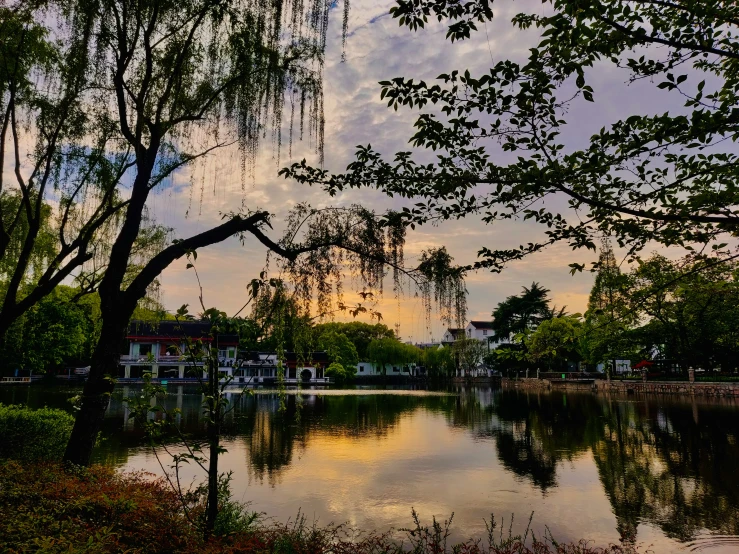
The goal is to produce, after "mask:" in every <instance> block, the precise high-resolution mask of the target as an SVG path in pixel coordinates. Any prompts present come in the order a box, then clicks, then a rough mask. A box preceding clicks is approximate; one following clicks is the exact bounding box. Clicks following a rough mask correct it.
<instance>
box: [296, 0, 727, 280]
mask: <svg viewBox="0 0 739 554" xmlns="http://www.w3.org/2000/svg"><path fill="white" fill-rule="evenodd" d="M508 4H509V3H506V2H497V3H496V4H495V9H494V7H493V4H492V3H491V2H489V1H488V0H472V1H469V2H464V3H459V2H449V1H447V0H397V1H396V5H395V7H393V8H392V10H391V11H392V15H393V17H395V18H397V19H398V22H399V24H400V25H405V26H407V27H408V28H409V29H411V30H414V31H416V30H419V29H421V28H423V27H424V25H425V23H426V22H427V21H428V20H430V19H438V20H439V21H441V22H442V23H444V24H446V25H447V26H448V30H447V38H448V39H449V40H451V41H452V42H454V41H462V40H466V39H469V38H470V37H471V36H472V33H476V32H478V30H479V29H480V27H482V26H484V25H487V23H488V21H491V20H493V15H494V12H495V11H496V9H497V8H498V6H500V7H501V8H503V7H504V6H506V7H507V5H508ZM545 4H546V5H547V6H546V8H545V9H544V10H543V11H542V10H541V9H540V8H538V7H536V8H535V7H533V6H532V7H531V8H530V9H526V10H525V11H522V12H520V13H517V14H516V15H515V16H514V17H513V18H512V20H511V23H512V26H513V28H514V29H516V30H517V31H518V34H519V35H520V40H521V41H523V42H522V44H521V46H523V45H524V44H526V42H528V41H530V42H528V45H529V47H530V48H528V58H527V59H525V60H523V61H520V62H519V61H516V60H511V59H505V56H500V57H499V58H498V59H494V60H493V63H492V66H491V67H490V69H489V70H488V71H485V72H483V73H482V74H478V75H475V74H472V73H471V72H470V71H469V70H464V69H463V68H450V69H449V70H448V71H447V72H446V73H443V74H441V75H439V77H438V78H437V79H436V81H435V82H428V83H427V82H426V81H423V80H417V79H413V78H406V77H395V78H393V79H391V80H387V81H383V82H382V83H381V87H382V89H381V93H380V97H381V98H384V99H385V100H386V101H387V102H388V105H389V106H390V107H392V108H394V109H396V110H397V109H398V108H401V107H407V108H417V109H419V110H421V113H420V115H419V116H418V118H417V120H416V123H415V134H413V135H412V136H411V137H410V143H411V145H412V146H413V147H415V148H420V149H426V150H428V151H429V153H430V152H433V153H434V154H433V155H434V157H433V160H434V161H432V162H431V163H421V162H420V161H418V160H417V159H416V158H415V157H414V155H413V154H412V153H411V152H398V153H396V154H395V156H391V157H385V155H383V154H382V153H380V152H377V151H376V150H374V149H372V147H371V146H369V145H367V146H362V147H359V149H358V151H357V155H356V159H355V160H354V161H353V162H352V163H351V164H350V165H349V166H348V168H347V172H346V173H344V174H339V175H331V174H329V173H328V172H326V171H324V170H318V169H314V168H311V167H309V166H308V165H307V164H306V163H305V161H303V162H302V163H297V164H295V165H293V166H292V168H291V169H290V170H289V174H290V175H292V176H293V177H295V178H296V179H298V180H299V181H301V182H310V183H320V184H322V185H323V186H324V187H325V188H326V189H327V190H329V191H330V192H332V193H335V192H337V191H341V190H344V189H347V188H351V187H361V186H367V185H372V186H375V187H377V188H378V189H380V190H382V191H385V192H386V193H388V194H391V195H399V196H402V197H406V198H414V199H417V200H419V202H418V203H417V204H415V206H414V207H412V208H407V209H405V210H404V211H403V214H402V216H403V217H404V218H405V219H407V220H408V221H410V222H413V223H416V224H421V223H426V222H429V221H440V220H447V219H454V218H462V217H466V216H474V215H477V214H479V215H480V217H481V218H482V220H483V221H484V222H486V223H488V224H496V223H498V222H501V221H508V220H513V219H519V218H522V219H524V220H531V221H533V222H536V223H538V224H540V228H541V229H542V236H541V237H540V238H539V239H536V240H534V241H533V242H530V243H528V244H523V245H520V246H518V247H513V248H508V249H504V248H499V249H495V248H492V247H483V248H482V249H481V251H480V259H479V260H478V262H477V263H476V264H475V265H474V267H484V268H488V269H490V270H492V271H500V270H502V268H503V267H504V266H505V264H506V263H507V262H509V261H510V260H514V259H518V258H521V257H523V256H526V255H528V254H530V253H533V252H537V251H540V250H542V249H544V248H546V247H547V246H548V245H550V244H553V243H555V242H564V243H566V244H568V245H569V246H571V247H572V248H573V249H576V248H588V249H592V250H595V249H596V241H597V240H598V238H599V237H600V236H602V235H603V234H605V235H609V236H611V237H613V239H614V240H615V241H616V243H617V244H618V245H619V246H620V247H625V248H627V249H628V252H629V253H630V254H632V255H633V254H635V253H637V252H639V251H640V250H642V249H643V248H644V247H645V246H646V245H648V244H649V243H653V242H657V243H660V244H662V245H679V246H685V247H686V248H689V247H691V245H693V244H698V245H703V244H705V243H707V242H710V241H712V240H716V241H718V242H721V240H722V239H725V238H726V237H728V236H732V235H734V234H736V232H737V226H738V225H739V216H738V215H737V204H739V197H738V196H737V194H739V193H738V192H737V190H736V187H735V183H736V181H737V177H739V173H738V171H739V164H738V163H737V161H738V160H737V154H736V152H734V151H733V150H732V149H731V148H730V147H728V146H727V145H728V144H730V143H731V142H727V141H732V142H733V141H735V140H736V138H737V104H738V100H739V71H737V67H738V65H739V42H738V41H737V31H738V30H739V29H738V28H739V8H738V7H737V5H736V3H734V2H718V3H717V2H706V1H704V0H686V1H684V2H672V1H659V2H631V1H627V0H596V1H593V2H587V3H583V2H580V1H578V0H547V1H546V2H545ZM516 6H518V4H516ZM496 20H497V19H496ZM532 37H533V40H530V39H531V38H532ZM524 50H526V49H524ZM604 72H612V73H614V74H616V75H621V76H622V79H621V80H622V82H624V85H623V87H622V89H621V90H619V94H621V95H622V96H623V97H627V98H633V102H632V104H633V105H635V106H636V105H639V100H640V95H643V94H645V89H647V88H651V89H652V90H651V91H650V92H652V93H653V94H655V95H657V98H659V99H660V101H661V102H662V104H663V105H667V106H671V107H672V108H673V109H670V110H669V111H664V112H663V113H640V112H639V111H636V110H635V111H634V113H632V114H631V115H628V116H627V117H624V118H612V119H611V120H610V121H608V120H607V122H606V124H605V125H603V126H602V128H599V129H597V128H593V129H592V130H591V131H590V133H591V134H590V136H589V138H587V139H586V140H585V141H582V140H577V141H572V140H568V139H567V133H566V131H567V125H568V123H569V122H571V121H572V120H574V119H576V118H577V117H578V116H581V115H582V114H586V113H591V112H588V111H587V110H588V107H587V105H588V104H589V103H593V102H594V103H595V104H596V106H599V105H600V104H599V103H600V102H601V100H600V98H601V97H600V93H601V92H602V91H601V90H598V89H597V82H598V75H599V74H603V73H604ZM628 85H632V87H629V86H628ZM609 86H610V85H609ZM432 107H433V109H431V108H432ZM605 112H606V110H600V114H602V115H603V116H604V117H607V115H606V113H605ZM563 206H566V207H563ZM716 246H718V245H716ZM570 265H571V267H572V268H573V271H577V270H582V269H583V268H584V266H583V265H582V264H577V263H574V264H570Z"/></svg>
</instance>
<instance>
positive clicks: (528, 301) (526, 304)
mask: <svg viewBox="0 0 739 554" xmlns="http://www.w3.org/2000/svg"><path fill="white" fill-rule="evenodd" d="M549 292H550V291H549V289H545V288H544V287H542V286H541V285H540V284H539V283H536V282H534V283H531V286H530V287H523V291H522V292H521V294H519V295H512V296H509V297H508V298H506V299H505V300H504V301H503V302H501V303H499V304H498V306H497V307H496V308H495V310H493V331H494V333H495V334H494V337H495V339H496V340H498V341H509V340H511V339H512V338H513V337H514V336H515V335H518V334H521V333H525V332H527V331H530V330H533V329H536V327H537V326H538V325H539V324H540V323H541V322H542V321H544V320H546V319H550V318H552V317H554V311H555V310H556V308H552V307H550V306H549V302H550V299H549ZM560 313H563V309H562V310H560Z"/></svg>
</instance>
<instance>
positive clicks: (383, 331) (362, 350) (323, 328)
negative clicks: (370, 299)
mask: <svg viewBox="0 0 739 554" xmlns="http://www.w3.org/2000/svg"><path fill="white" fill-rule="evenodd" d="M327 332H335V333H340V334H343V335H345V336H346V337H347V338H348V339H349V340H350V341H351V343H352V344H353V345H354V347H355V348H356V349H357V356H358V357H359V360H367V348H368V347H369V344H370V342H372V341H373V340H376V339H381V338H390V339H393V338H395V332H394V331H393V330H392V329H390V328H389V327H388V326H387V325H385V324H384V323H365V322H362V321H349V322H338V321H331V322H327V323H319V324H317V325H315V326H314V327H313V336H314V337H316V341H318V340H319V339H320V337H321V336H322V335H323V334H324V333H327Z"/></svg>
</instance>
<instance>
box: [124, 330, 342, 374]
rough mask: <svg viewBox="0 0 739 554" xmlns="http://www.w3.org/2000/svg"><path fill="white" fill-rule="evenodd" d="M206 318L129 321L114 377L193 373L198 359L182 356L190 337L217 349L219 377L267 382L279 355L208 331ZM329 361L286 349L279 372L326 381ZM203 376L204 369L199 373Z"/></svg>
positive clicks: (317, 354)
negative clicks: (241, 346)
mask: <svg viewBox="0 0 739 554" xmlns="http://www.w3.org/2000/svg"><path fill="white" fill-rule="evenodd" d="M210 328H211V326H210V323H209V322H207V321H181V322H178V321H160V322H154V323H150V322H144V321H133V322H131V324H130V325H129V329H128V334H127V335H126V341H125V344H124V345H123V349H122V350H123V353H122V354H121V358H120V365H119V371H118V377H119V378H120V379H140V378H141V377H142V376H143V374H144V372H147V371H148V372H151V375H152V377H153V378H158V379H171V380H178V379H186V378H191V379H192V378H194V375H193V369H194V368H199V367H203V366H204V363H203V362H202V361H199V362H193V361H192V360H188V356H187V355H186V354H187V352H186V348H187V341H188V339H190V340H194V341H197V342H201V343H204V344H211V345H215V346H216V348H218V363H219V368H218V371H219V373H220V374H221V375H222V376H223V377H233V380H234V382H235V383H269V382H274V381H275V380H276V379H277V374H278V363H277V354H275V353H274V352H243V351H239V348H238V346H239V337H238V336H237V335H229V334H218V335H216V336H215V337H213V336H211V333H210ZM327 366H328V356H327V355H326V353H325V352H312V353H310V354H308V355H306V356H298V355H297V354H295V353H293V352H285V354H284V361H283V371H284V378H285V381H286V382H288V383H290V382H297V381H298V380H301V381H309V382H314V383H316V382H319V383H320V382H325V381H327V379H326V378H325V377H324V374H323V370H324V369H325V368H326V367H327ZM203 376H205V374H203Z"/></svg>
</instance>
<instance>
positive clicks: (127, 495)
mask: <svg viewBox="0 0 739 554" xmlns="http://www.w3.org/2000/svg"><path fill="white" fill-rule="evenodd" d="M196 535H197V532H196V531H194V530H193V528H192V526H190V525H189V523H188V522H187V521H186V520H185V518H184V517H183V515H182V512H181V510H180V508H179V501H178V498H177V496H176V495H175V494H174V493H173V492H172V491H170V490H168V489H167V488H166V487H165V486H164V485H163V484H162V483H161V482H159V481H154V480H152V479H151V476H149V475H146V474H143V473H139V474H120V473H117V472H116V471H115V470H114V469H112V468H108V467H103V466H94V467H91V468H89V469H84V468H79V469H75V470H69V471H67V470H65V469H64V468H63V467H62V466H61V465H59V464H53V463H30V464H21V463H19V462H17V461H6V462H0V552H27V551H33V552H38V551H40V552H60V553H61V552H80V553H81V552H178V551H179V552H184V551H188V550H191V547H190V546H189V544H196V542H193V541H196V540H197V537H196Z"/></svg>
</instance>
